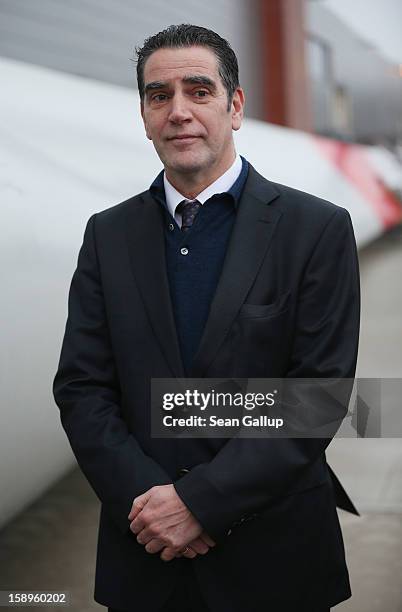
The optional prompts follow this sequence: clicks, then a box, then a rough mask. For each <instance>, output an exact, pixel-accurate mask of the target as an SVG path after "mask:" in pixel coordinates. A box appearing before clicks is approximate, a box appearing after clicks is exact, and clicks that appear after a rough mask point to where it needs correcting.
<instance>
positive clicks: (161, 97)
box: [151, 94, 167, 102]
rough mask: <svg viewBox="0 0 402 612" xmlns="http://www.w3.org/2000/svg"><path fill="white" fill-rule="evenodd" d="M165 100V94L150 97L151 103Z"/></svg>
mask: <svg viewBox="0 0 402 612" xmlns="http://www.w3.org/2000/svg"><path fill="white" fill-rule="evenodd" d="M166 98H167V95H166V94H155V95H154V96H152V98H151V99H152V101H153V102H164V101H165V100H166Z"/></svg>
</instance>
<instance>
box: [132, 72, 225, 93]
mask: <svg viewBox="0 0 402 612" xmlns="http://www.w3.org/2000/svg"><path fill="white" fill-rule="evenodd" d="M182 81H183V83H186V84H188V85H206V86H207V87H210V88H211V89H212V90H214V91H215V90H216V83H215V81H213V80H212V79H211V78H210V77H207V76H204V75H199V74H189V75H186V76H184V77H183V79H182ZM168 86H169V83H168V81H151V83H147V84H146V85H145V87H144V91H145V93H146V94H147V93H148V92H150V91H155V90H156V89H166V88H167V87H168Z"/></svg>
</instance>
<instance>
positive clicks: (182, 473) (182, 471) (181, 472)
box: [179, 468, 190, 477]
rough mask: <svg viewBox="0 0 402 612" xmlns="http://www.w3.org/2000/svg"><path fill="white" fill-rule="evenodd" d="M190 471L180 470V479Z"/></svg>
mask: <svg viewBox="0 0 402 612" xmlns="http://www.w3.org/2000/svg"><path fill="white" fill-rule="evenodd" d="M189 471H190V470H188V469H187V468H180V470H179V477H181V476H184V475H185V474H188V473H189Z"/></svg>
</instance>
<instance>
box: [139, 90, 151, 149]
mask: <svg viewBox="0 0 402 612" xmlns="http://www.w3.org/2000/svg"><path fill="white" fill-rule="evenodd" d="M140 113H141V117H142V121H143V124H144V128H145V134H146V136H147V138H148V139H149V140H152V138H151V136H150V135H149V134H148V129H147V121H146V119H145V113H144V102H143V100H141V102H140Z"/></svg>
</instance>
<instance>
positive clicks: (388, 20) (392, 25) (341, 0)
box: [320, 0, 402, 64]
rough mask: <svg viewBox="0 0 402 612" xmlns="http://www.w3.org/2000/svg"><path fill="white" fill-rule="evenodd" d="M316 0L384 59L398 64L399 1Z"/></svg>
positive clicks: (401, 55) (401, 36)
mask: <svg viewBox="0 0 402 612" xmlns="http://www.w3.org/2000/svg"><path fill="white" fill-rule="evenodd" d="M320 1H321V3H322V4H323V5H324V6H327V7H328V8H329V9H331V11H332V12H333V13H335V14H336V15H338V17H341V18H342V20H343V21H344V22H345V23H347V24H348V25H349V26H350V27H352V28H353V29H354V30H355V32H357V34H359V35H360V36H362V37H363V38H365V39H366V40H367V41H368V42H371V43H372V44H373V45H374V46H375V47H376V48H377V49H378V50H379V51H380V52H381V53H382V55H383V56H384V57H385V58H387V59H389V60H390V61H392V62H395V63H397V64H402V0H320Z"/></svg>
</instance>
